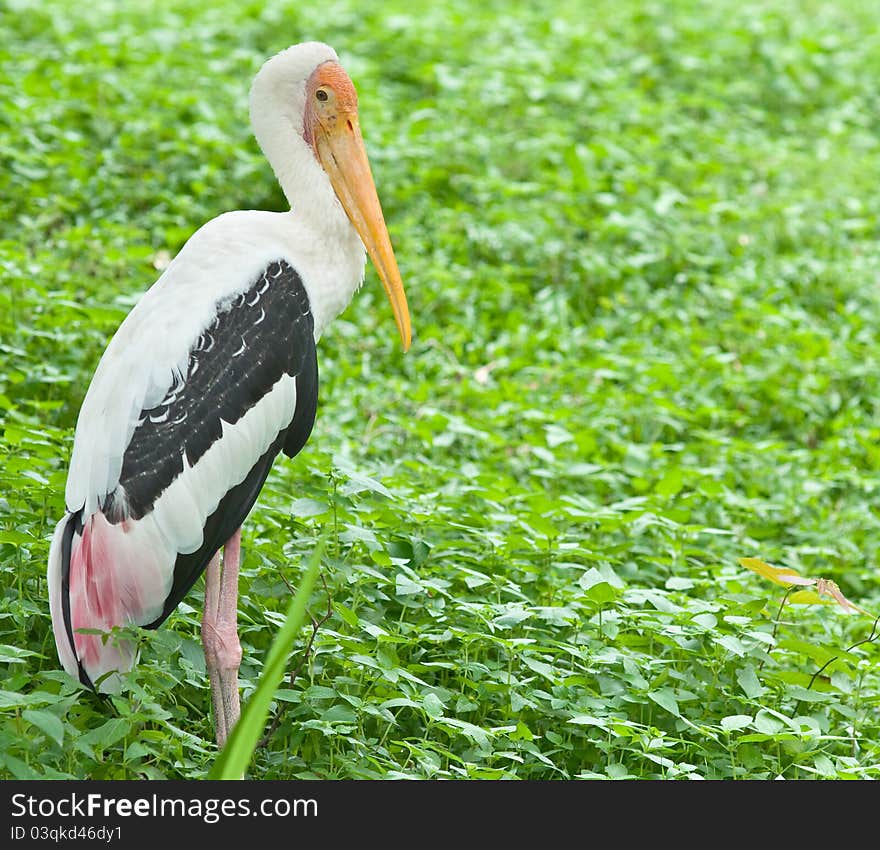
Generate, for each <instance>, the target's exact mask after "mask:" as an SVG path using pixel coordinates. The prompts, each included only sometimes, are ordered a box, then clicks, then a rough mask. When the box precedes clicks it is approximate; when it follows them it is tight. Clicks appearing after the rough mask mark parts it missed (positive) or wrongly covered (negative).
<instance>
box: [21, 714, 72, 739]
mask: <svg viewBox="0 0 880 850" xmlns="http://www.w3.org/2000/svg"><path fill="white" fill-rule="evenodd" d="M21 716H22V717H23V718H24V719H25V720H27V721H28V723H33V724H34V726H36V727H37V729H39V730H40V731H41V732H45V733H46V735H48V736H49V738H51V739H52V740H53V741H54V742H55V743H56V744H58V746H59V747H60V746H61V745H62V744H63V743H64V724H63V723H62V722H61V720H59V718H58V717H56V716H55V715H54V714H52V713H51V712H49V711H40V710H38V709H25V710H24V711H23V712H22V713H21Z"/></svg>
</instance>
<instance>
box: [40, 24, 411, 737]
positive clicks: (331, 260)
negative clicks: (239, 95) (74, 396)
mask: <svg viewBox="0 0 880 850" xmlns="http://www.w3.org/2000/svg"><path fill="white" fill-rule="evenodd" d="M250 116H251V124H252V127H253V130H254V135H255V136H256V138H257V141H258V143H259V145H260V148H261V149H262V151H263V153H264V154H265V155H266V157H267V159H268V160H269V163H270V164H271V166H272V168H273V170H274V172H275V176H276V177H277V178H278V181H279V183H280V184H281V187H282V189H283V190H284V194H285V196H286V198H287V201H288V203H289V204H290V207H291V209H290V211H289V212H285V213H272V212H259V211H238V212H228V213H225V214H224V215H221V216H219V217H217V218H215V219H213V220H212V221H209V222H208V223H207V224H205V225H204V226H203V227H201V228H200V229H199V230H198V231H196V233H195V234H194V235H193V236H192V237H191V238H190V239H189V241H188V242H187V243H186V244H185V245H184V246H183V248H182V249H181V251H180V253H179V254H178V255H177V256H176V257H175V259H174V260H173V261H172V262H171V263H170V264H169V266H168V267H167V269H166V270H165V271H164V273H163V274H162V275H161V277H160V278H159V279H158V280H157V281H156V283H155V284H154V285H153V286H152V287H151V288H150V289H149V290H148V291H147V292H146V293H145V294H144V296H143V297H142V298H141V300H140V301H139V303H138V304H137V305H136V306H135V307H134V309H133V310H132V311H131V313H130V314H129V315H128V316H127V317H126V319H125V320H124V321H123V323H122V324H121V325H120V327H119V329H118V330H117V332H116V334H115V335H114V337H113V339H112V340H111V341H110V343H109V345H108V346H107V350H106V351H105V352H104V355H103V357H102V358H101V361H100V363H99V364H98V368H97V370H96V372H95V375H94V378H93V379H92V383H91V385H90V386H89V389H88V392H87V393H86V396H85V400H84V401H83V405H82V409H81V410H80V413H79V419H78V421H77V425H76V434H75V437H74V445H73V454H72V456H71V460H70V470H69V474H68V478H67V488H66V492H65V501H66V513H65V515H64V517H63V518H62V519H61V521H60V522H59V523H58V525H57V526H56V528H55V533H54V536H53V538H52V544H51V548H50V552H49V565H48V579H49V595H50V608H51V613H52V622H53V628H54V633H55V643H56V646H57V649H58V656H59V658H60V660H61V663H62V664H63V666H64V668H65V669H66V670H67V671H68V672H69V673H71V674H72V675H73V676H76V677H78V678H79V680H80V682H82V684H83V685H85V686H87V687H90V688H92V689H94V690H98V691H102V692H113V691H114V690H118V688H119V686H120V684H121V678H120V674H121V673H123V672H126V671H128V670H130V669H131V667H132V666H133V665H134V663H135V660H136V658H135V656H136V649H135V646H134V645H133V644H132V643H131V642H126V641H121V642H120V641H119V640H118V639H109V640H108V639H106V636H102V635H101V634H100V633H101V632H109V631H110V630H112V629H113V628H114V627H117V626H124V625H127V624H135V625H137V626H142V627H145V628H156V627H158V626H159V625H160V624H161V623H162V622H163V620H165V618H166V617H168V615H169V614H170V613H171V612H172V611H173V610H174V608H175V607H176V606H177V604H178V603H179V602H180V601H181V599H183V597H184V596H185V595H186V593H187V592H188V591H189V589H190V588H191V587H192V585H193V583H194V582H195V581H196V579H198V577H199V576H200V575H201V574H202V572H203V571H206V570H207V573H206V582H205V608H204V612H203V619H202V641H203V644H204V649H205V660H206V665H207V669H208V672H209V676H210V683H211V696H212V703H213V709H214V722H215V726H216V731H217V739H218V742H219V743H220V744H222V743H223V741H224V740H225V739H226V737H227V735H228V733H229V731H230V729H231V728H232V726H233V724H234V723H235V722H236V720H237V718H238V716H239V695H238V668H239V664H240V661H241V645H240V643H239V640H238V630H237V601H238V569H239V546H240V538H241V525H242V522H243V521H244V519H245V517H246V516H247V515H248V513H249V511H250V510H251V508H252V507H253V505H254V502H255V501H256V499H257V496H258V494H259V492H260V489H261V488H262V486H263V483H264V481H265V480H266V476H267V475H268V473H269V469H270V467H271V466H272V462H273V460H274V459H275V457H276V455H277V454H278V453H279V452H281V451H283V452H284V453H285V454H286V455H288V457H293V456H294V455H295V454H296V453H297V452H299V451H300V449H302V447H303V445H304V444H305V442H306V440H307V439H308V437H309V434H310V433H311V430H312V425H313V422H314V419H315V411H316V407H317V399H318V364H317V358H316V352H315V344H316V342H317V340H318V339H319V338H320V336H321V333H322V332H323V331H324V329H325V328H326V327H327V325H328V323H329V322H330V321H331V320H332V319H333V318H334V317H336V316H337V315H338V314H339V313H340V312H341V311H342V310H343V309H344V308H345V306H346V305H347V304H348V302H349V300H350V299H351V297H352V295H353V294H354V292H355V290H356V289H357V288H358V287H359V286H360V284H361V282H362V281H363V277H364V268H365V263H366V255H365V249H366V253H368V254H369V256H370V258H371V259H372V261H373V263H374V265H375V266H376V269H377V271H378V274H379V277H380V278H381V280H382V283H383V284H384V287H385V291H386V292H387V294H388V297H389V299H390V301H391V306H392V309H393V312H394V318H395V320H396V322H397V327H398V330H399V332H400V337H401V339H402V341H403V348H404V351H405V350H407V349H408V348H409V345H410V338H411V332H410V318H409V310H408V308H407V302H406V296H405V293H404V290H403V284H402V283H401V279H400V272H399V271H398V268H397V262H396V260H395V258H394V253H393V250H392V248H391V241H390V239H389V236H388V230H387V228H386V226H385V221H384V218H383V216H382V209H381V206H380V204H379V199H378V196H377V194H376V188H375V185H374V183H373V177H372V173H371V171H370V165H369V162H368V160H367V154H366V150H365V148H364V143H363V139H362V137H361V131H360V128H359V124H358V113H357V94H356V93H355V89H354V86H353V84H352V82H351V79H350V78H349V77H348V75H347V74H346V72H345V71H344V70H343V68H342V66H341V65H340V64H339V60H338V57H337V55H336V53H335V52H334V51H333V50H332V49H331V48H330V47H328V46H327V45H326V44H321V43H318V42H309V43H304V44H298V45H294V46H293V47H290V48H288V49H287V50H284V51H282V52H281V53H279V54H278V55H276V56H274V57H272V58H271V59H269V60H268V61H267V62H266V63H265V65H263V67H262V69H261V70H260V71H259V73H258V74H257V76H256V78H255V79H254V82H253V86H252V88H251V94H250ZM221 547H223V558H222V562H221V558H220V549H221ZM82 630H85V631H82Z"/></svg>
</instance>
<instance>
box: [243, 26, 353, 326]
mask: <svg viewBox="0 0 880 850" xmlns="http://www.w3.org/2000/svg"><path fill="white" fill-rule="evenodd" d="M327 60H336V54H335V53H334V52H333V50H332V49H331V48H329V47H328V46H327V45H324V44H320V43H317V42H315V43H312V44H305V45H297V46H296V47H294V48H290V49H289V50H285V51H283V52H282V53H279V54H278V55H277V56H274V57H272V59H270V60H269V61H268V62H267V63H266V64H265V65H264V66H263V67H262V69H261V70H260V72H259V73H258V74H257V76H256V78H255V79H254V83H253V86H252V88H251V103H250V112H251V126H252V127H253V130H254V135H255V136H256V139H257V143H258V144H259V146H260V149H261V150H262V151H263V153H264V154H265V156H266V159H268V160H269V164H270V165H271V166H272V170H273V171H274V172H275V176H276V178H277V179H278V182H279V183H280V184H281V188H282V190H283V191H284V195H285V197H286V198H287V202H288V203H289V204H290V208H291V213H290V215H291V217H292V219H293V221H292V223H295V226H296V230H297V231H298V232H299V233H304V232H307V233H308V241H309V242H311V243H312V246H313V248H312V250H316V249H317V250H320V251H322V253H323V255H324V262H325V264H326V271H327V272H328V274H327V275H324V276H323V279H322V281H321V282H320V285H318V284H317V282H315V283H314V284H313V285H311V286H310V285H309V281H306V280H304V283H305V284H306V286H307V289H308V291H309V300H310V301H311V304H312V312H313V315H314V317H315V329H316V332H317V333H318V334H320V332H321V330H323V328H324V326H326V324H327V323H328V322H330V321H331V320H332V319H333V318H335V317H336V316H337V315H338V314H339V312H341V311H342V310H343V309H344V308H345V306H346V305H347V304H348V302H349V301H350V300H351V296H352V295H353V294H354V291H355V290H356V289H357V287H358V286H359V285H360V283H361V281H362V280H363V272H364V264H365V260H366V252H365V251H364V246H363V243H362V242H361V240H360V237H359V236H358V235H357V232H356V231H355V229H354V227H353V226H352V224H351V222H350V221H349V219H348V216H347V215H346V213H345V210H344V209H343V208H342V204H340V203H339V200H338V199H337V197H336V193H335V192H334V191H333V187H332V185H331V184H330V178H329V177H328V176H327V173H326V172H325V171H324V169H323V168H322V167H321V165H320V163H319V162H318V160H317V158H316V157H315V154H314V152H313V151H312V148H311V147H310V146H309V144H308V143H307V142H306V141H305V139H304V138H303V114H304V111H305V85H306V80H307V79H308V77H309V75H310V74H311V72H312V71H313V70H314V69H315V68H316V67H317V66H318V65H319V64H320V63H321V62H324V61H327ZM309 253H311V251H310V252H309ZM337 265H338V266H339V268H338V269H335V268H334V267H335V266H337Z"/></svg>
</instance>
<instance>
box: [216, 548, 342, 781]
mask: <svg viewBox="0 0 880 850" xmlns="http://www.w3.org/2000/svg"><path fill="white" fill-rule="evenodd" d="M326 543H327V534H324V535H322V536H321V538H320V539H319V540H318V542H317V543H316V544H315V551H314V552H312V556H311V558H309V562H308V564H307V565H306V570H305V574H304V575H303V578H302V582H301V583H300V586H299V590H298V591H297V592H296V595H295V596H294V597H293V599H291V601H290V606H289V607H288V609H287V617H286V619H285V620H284V623H283V625H282V626H281V629H280V630H279V632H278V635H277V637H276V638H275V640H274V641H273V643H272V646H271V647H270V649H269V654H268V656H267V657H266V666H265V667H264V668H263V675H262V676H260V681H259V682H258V683H257V687H256V690H255V691H254V692H253V694H252V695H251V698H250V699H249V700H248V702H247V705H245V707H244V709H243V710H242V712H241V717H240V718H239V719H238V723H236V724H235V728H234V729H233V730H232V734H231V735H230V736H229V740H227V742H226V746H224V747H223V750H222V751H221V752H220V755H219V756H218V757H217V761H215V762H214V766H213V767H212V768H211V772H210V773H209V774H208V779H241V778H242V776H243V775H244V771H245V769H246V768H247V766H248V764H249V763H250V760H251V757H252V756H253V754H254V750H255V749H256V746H257V741H259V739H260V734H261V733H262V731H263V728H264V727H265V725H266V718H267V717H268V716H269V705H270V704H271V702H272V697H273V696H274V695H275V691H276V690H277V689H278V685H280V684H281V680H282V679H283V678H284V671H285V670H286V669H287V658H288V656H289V655H290V647H291V645H292V644H293V641H294V639H295V638H296V635H297V633H298V632H299V629H300V626H302V622H303V617H304V615H305V610H306V603H307V602H308V599H309V594H310V593H311V592H312V586H313V585H314V583H315V578H316V577H317V575H318V568H319V566H320V564H321V556H322V555H323V554H324V546H325V545H326Z"/></svg>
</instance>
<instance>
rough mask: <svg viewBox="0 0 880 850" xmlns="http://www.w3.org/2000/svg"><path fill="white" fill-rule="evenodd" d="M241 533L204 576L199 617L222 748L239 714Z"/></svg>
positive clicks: (215, 556)
mask: <svg viewBox="0 0 880 850" xmlns="http://www.w3.org/2000/svg"><path fill="white" fill-rule="evenodd" d="M240 551H241V529H239V530H238V531H236V532H235V534H233V535H232V537H230V538H229V540H228V541H227V542H226V545H225V546H224V547H223V562H222V566H221V562H220V553H219V552H218V553H217V554H216V555H214V557H213V558H212V559H211V563H210V564H208V569H207V572H206V574H205V610H204V613H203V614H202V644H203V645H204V647H205V664H206V665H207V668H208V676H209V677H210V679H211V703H212V705H213V707H214V728H215V730H216V732H217V745H218V746H219V747H222V746H223V744H224V743H226V739H227V738H228V737H229V733H230V732H231V731H232V727H233V726H234V725H235V722H236V721H237V720H238V717H239V714H241V706H240V704H239V699H238V668H239V665H240V664H241V644H240V643H239V642H238V562H239V555H240Z"/></svg>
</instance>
